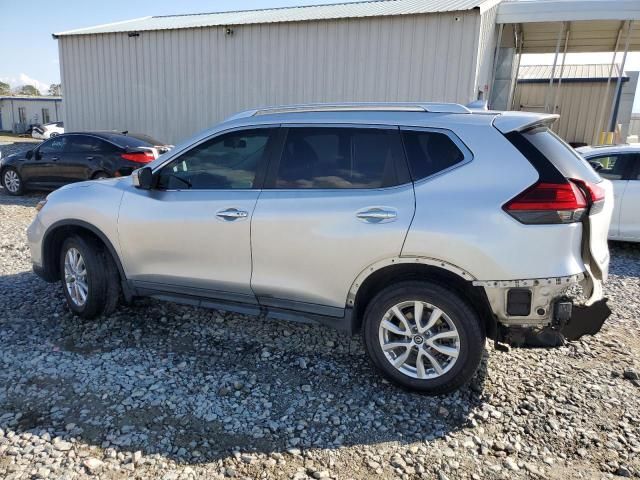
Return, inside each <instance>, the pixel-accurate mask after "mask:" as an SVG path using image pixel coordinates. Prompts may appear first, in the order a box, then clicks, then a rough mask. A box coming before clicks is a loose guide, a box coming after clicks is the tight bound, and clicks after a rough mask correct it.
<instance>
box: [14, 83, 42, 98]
mask: <svg viewBox="0 0 640 480" xmlns="http://www.w3.org/2000/svg"><path fill="white" fill-rule="evenodd" d="M16 93H17V94H18V95H30V96H39V95H40V91H39V90H38V89H37V88H36V87H34V86H33V85H22V86H21V87H18V89H17V90H16Z"/></svg>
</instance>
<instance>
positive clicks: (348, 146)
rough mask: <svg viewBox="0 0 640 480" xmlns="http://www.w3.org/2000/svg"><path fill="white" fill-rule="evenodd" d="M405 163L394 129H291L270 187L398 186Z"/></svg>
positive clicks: (347, 187)
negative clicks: (401, 166) (399, 170)
mask: <svg viewBox="0 0 640 480" xmlns="http://www.w3.org/2000/svg"><path fill="white" fill-rule="evenodd" d="M401 162H404V158H403V156H402V144H401V143H400V137H399V135H398V132H397V130H392V129H375V128H333V127H300V128H297V127H294V128H290V129H289V131H288V134H287V138H286V141H285V144H284V148H283V152H282V157H281V159H280V164H279V166H278V172H277V175H276V181H275V187H276V188H285V189H310V188H313V189H352V188H358V189H359V188H382V187H389V186H393V185H398V184H399V183H400V181H401V178H402V175H399V172H398V165H400V164H401Z"/></svg>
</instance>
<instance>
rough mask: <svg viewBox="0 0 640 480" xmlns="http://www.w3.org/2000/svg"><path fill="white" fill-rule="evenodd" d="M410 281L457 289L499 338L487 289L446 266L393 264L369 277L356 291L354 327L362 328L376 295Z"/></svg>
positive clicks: (488, 332)
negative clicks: (474, 284)
mask: <svg viewBox="0 0 640 480" xmlns="http://www.w3.org/2000/svg"><path fill="white" fill-rule="evenodd" d="M408 280H415V281H428V282H432V283H435V284H437V285H440V286H442V287H444V288H446V289H448V290H452V291H454V292H456V293H457V294H458V295H460V296H461V297H462V298H463V299H464V300H465V301H466V302H467V303H468V304H469V306H470V307H471V308H473V309H474V311H475V312H476V313H477V314H478V318H479V319H480V320H481V325H480V326H481V328H482V329H483V331H484V333H485V335H486V336H487V337H488V338H492V339H493V338H495V335H496V328H497V327H496V320H495V317H494V315H493V312H492V310H491V307H490V305H489V300H488V299H487V295H486V293H485V292H484V289H483V288H481V287H474V286H473V285H472V284H471V282H470V281H469V280H467V279H464V278H462V277H460V276H458V275H456V274H455V273H452V272H450V271H449V270H445V269H444V268H440V267H435V266H432V265H424V264H413V263H407V264H396V265H391V266H388V267H385V268H382V269H380V270H378V271H376V272H374V273H372V274H371V275H369V276H368V277H367V278H366V279H365V281H364V282H363V283H362V285H361V286H360V288H359V289H358V292H357V293H356V298H355V301H354V304H353V319H354V322H353V323H354V330H356V331H357V330H360V328H361V326H362V320H363V317H364V312H365V310H366V308H367V305H368V304H369V302H370V301H371V300H372V299H373V297H375V296H376V295H377V294H378V293H379V292H380V291H382V290H383V289H384V288H386V287H388V286H390V285H393V284H394V283H398V282H405V281H408Z"/></svg>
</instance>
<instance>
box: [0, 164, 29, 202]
mask: <svg viewBox="0 0 640 480" xmlns="http://www.w3.org/2000/svg"><path fill="white" fill-rule="evenodd" d="M2 186H3V187H4V189H5V190H6V191H7V193H8V194H9V195H14V196H18V195H22V194H23V193H24V183H23V182H22V177H21V176H20V174H19V173H18V171H17V170H16V169H15V168H13V167H7V168H5V169H4V171H3V172H2Z"/></svg>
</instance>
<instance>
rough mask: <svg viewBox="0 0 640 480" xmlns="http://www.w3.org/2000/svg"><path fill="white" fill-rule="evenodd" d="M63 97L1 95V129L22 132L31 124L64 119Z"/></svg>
mask: <svg viewBox="0 0 640 480" xmlns="http://www.w3.org/2000/svg"><path fill="white" fill-rule="evenodd" d="M62 115H63V108H62V97H54V96H50V97H27V96H21V95H15V96H0V131H2V130H5V131H11V132H14V133H22V132H24V131H25V130H26V129H27V127H28V126H29V125H31V124H36V123H50V122H60V121H62Z"/></svg>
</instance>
